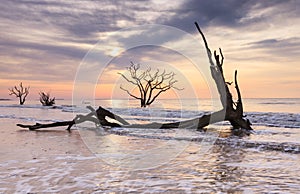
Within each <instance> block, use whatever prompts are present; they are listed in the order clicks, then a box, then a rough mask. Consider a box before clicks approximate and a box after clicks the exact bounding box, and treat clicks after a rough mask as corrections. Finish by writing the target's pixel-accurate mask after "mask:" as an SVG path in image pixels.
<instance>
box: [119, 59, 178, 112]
mask: <svg viewBox="0 0 300 194" xmlns="http://www.w3.org/2000/svg"><path fill="white" fill-rule="evenodd" d="M130 63H131V65H130V66H129V67H127V70H128V71H129V73H130V78H128V77H126V76H125V74H122V73H119V74H120V75H121V76H122V77H123V78H124V79H125V80H126V81H127V82H128V83H131V84H133V85H135V86H136V87H138V89H139V96H138V95H134V94H133V93H132V92H130V91H129V90H128V89H125V88H124V87H122V85H121V86H120V88H121V89H122V90H124V91H125V92H127V94H128V95H129V96H131V97H133V98H135V99H138V100H140V102H141V107H146V106H149V105H150V104H152V103H153V102H154V101H155V100H156V98H157V97H158V96H159V95H160V94H161V93H163V92H166V91H167V90H170V89H171V88H173V89H176V90H183V88H178V87H176V86H175V85H174V84H175V83H177V82H178V80H176V79H175V78H174V77H175V73H174V72H169V73H167V72H166V71H165V70H164V71H163V72H160V71H159V69H157V70H156V71H155V72H154V73H153V72H152V71H151V68H148V69H147V70H145V71H143V72H140V65H139V64H134V63H133V62H130Z"/></svg>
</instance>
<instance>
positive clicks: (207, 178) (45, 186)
mask: <svg viewBox="0 0 300 194" xmlns="http://www.w3.org/2000/svg"><path fill="white" fill-rule="evenodd" d="M280 100H281V101H280ZM280 100H270V101H271V102H272V103H273V104H272V106H273V110H271V111H270V112H268V111H264V112H262V111H259V110H264V107H265V106H269V104H266V100H265V99H262V100H260V101H259V100H253V101H250V102H249V103H250V105H251V103H252V104H254V105H255V106H256V108H257V109H256V111H253V110H251V111H253V112H248V113H247V115H248V117H249V119H250V120H251V121H252V122H253V124H254V126H253V128H254V129H255V132H254V134H252V135H250V136H247V137H243V138H239V137H232V136H230V135H229V134H228V132H227V131H228V128H229V125H228V124H226V123H225V124H219V125H214V126H212V129H213V130H209V131H208V132H207V133H200V132H195V131H191V130H176V129H174V130H173V129H172V130H161V131H159V130H157V129H156V130H155V129H153V130H151V129H149V130H147V131H145V130H144V129H117V128H116V129H114V130H109V131H106V130H103V129H99V128H98V129H95V128H94V125H92V124H87V125H79V126H77V128H78V129H80V130H77V131H74V132H72V133H71V134H69V133H67V132H65V131H64V130H61V129H63V128H57V129H49V130H43V131H40V132H38V131H37V132H35V131H27V130H20V129H18V128H16V127H15V124H16V123H34V122H50V121H51V122H53V121H59V120H70V119H71V118H73V116H74V115H73V113H72V112H70V111H72V110H77V112H78V113H79V112H81V111H83V110H82V109H76V107H71V106H62V105H58V107H57V108H56V109H47V108H43V107H40V106H38V105H35V104H32V105H27V106H25V107H22V108H20V107H19V106H15V105H14V106H11V105H10V103H11V102H10V103H7V102H5V103H2V104H0V120H1V124H2V125H1V130H0V133H1V136H0V137H1V141H0V142H1V143H0V147H1V149H0V153H1V154H0V193H16V192H17V193H28V192H31V193H45V192H50V193H54V192H58V193H70V192H75V193H80V192H82V193H113V192H115V193H122V192H124V193H128V192H131V193H162V192H166V193H299V192H300V186H299V185H300V178H299V172H300V169H299V168H300V167H299V164H298V163H299V161H300V155H299V147H300V146H299V144H300V124H299V123H300V118H299V112H297V111H294V112H286V111H284V110H285V109H286V110H287V109H288V108H287V107H285V108H282V106H294V107H295V106H296V105H295V103H294V102H297V103H298V102H299V100H297V99H296V100H295V99H292V100H291V104H290V105H288V104H282V103H280V102H282V101H284V102H288V101H287V100H282V99H280ZM273 101H274V102H273ZM267 102H268V101H267ZM106 103H107V104H106V105H107V106H108V105H109V103H111V102H106ZM205 103H206V105H207V106H206V107H209V105H208V104H209V103H208V102H205ZM205 103H203V104H205ZM275 103H277V104H278V105H279V106H280V107H281V108H280V110H281V111H276V104H275ZM66 104H67V103H66ZM101 104H105V102H101ZM166 104H167V103H166ZM171 105H172V104H169V105H168V106H169V107H165V108H164V110H163V111H162V110H160V112H159V114H158V112H155V111H157V110H141V109H138V108H136V109H134V108H131V109H130V110H131V111H128V109H124V108H117V107H111V109H112V110H113V111H114V112H116V113H118V114H121V115H122V116H124V117H125V118H127V119H128V120H129V121H130V122H133V121H136V120H138V121H137V122H148V121H161V122H162V121H166V120H184V119H185V118H189V117H192V116H197V115H198V114H199V113H201V111H200V112H199V111H196V110H195V109H183V111H184V112H183V114H182V111H181V110H178V109H175V108H174V107H173V108H172V106H173V105H172V106H171ZM248 105H249V104H247V105H246V107H247V106H248ZM254 105H253V106H254ZM274 106H275V107H274ZM188 107H192V106H191V105H189V106H188ZM298 110H299V109H298ZM151 111H152V112H151ZM206 111H209V108H207V109H205V110H203V111H202V112H206ZM182 115H184V116H182ZM91 129H93V130H91ZM226 130H227V131H226ZM222 142H223V143H222ZM224 142H225V143H224ZM241 142H242V143H245V142H246V143H248V144H243V145H244V146H243V145H242V144H241ZM282 144H286V145H289V146H290V147H291V148H290V149H292V150H288V149H287V148H286V147H285V148H284V149H282V150H276V149H273V148H275V147H276V146H278V145H282ZM249 145H252V146H249ZM264 146H268V147H264Z"/></svg>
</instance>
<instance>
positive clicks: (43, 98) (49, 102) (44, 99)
mask: <svg viewBox="0 0 300 194" xmlns="http://www.w3.org/2000/svg"><path fill="white" fill-rule="evenodd" d="M39 95H40V102H41V103H42V105H43V106H53V105H54V104H55V97H54V98H51V97H50V93H45V92H40V93H39Z"/></svg>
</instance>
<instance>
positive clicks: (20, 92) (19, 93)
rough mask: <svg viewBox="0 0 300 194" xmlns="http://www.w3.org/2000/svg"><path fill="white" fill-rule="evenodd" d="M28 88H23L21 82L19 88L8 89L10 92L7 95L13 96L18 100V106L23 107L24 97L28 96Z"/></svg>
mask: <svg viewBox="0 0 300 194" xmlns="http://www.w3.org/2000/svg"><path fill="white" fill-rule="evenodd" d="M29 88H30V87H29V86H28V87H24V86H23V83H22V82H21V83H20V85H19V87H17V86H14V87H12V88H9V89H8V90H9V91H10V93H9V95H15V96H16V98H19V102H20V105H23V104H24V103H25V100H26V97H27V96H28V94H29Z"/></svg>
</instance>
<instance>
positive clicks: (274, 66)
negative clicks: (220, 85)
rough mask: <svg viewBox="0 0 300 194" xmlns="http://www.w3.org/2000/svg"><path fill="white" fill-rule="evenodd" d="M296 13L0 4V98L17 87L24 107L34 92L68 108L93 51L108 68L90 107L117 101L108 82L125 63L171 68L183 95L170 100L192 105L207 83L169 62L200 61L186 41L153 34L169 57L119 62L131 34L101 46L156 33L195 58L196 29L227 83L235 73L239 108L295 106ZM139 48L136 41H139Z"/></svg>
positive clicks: (54, 1) (163, 2)
mask: <svg viewBox="0 0 300 194" xmlns="http://www.w3.org/2000/svg"><path fill="white" fill-rule="evenodd" d="M299 5H300V1H298V0H264V1H261V0H179V1H167V0H152V1H146V0H140V1H137V0H133V1H130V0H128V1H121V0H120V1H117V0H111V1H108V0H94V1H88V0H77V1H76V0H43V1H34V0H2V1H1V6H0V26H1V31H0V41H1V44H0V48H1V62H0V68H1V71H0V98H12V97H11V96H9V95H8V88H9V87H11V86H14V85H16V84H18V83H19V82H20V81H22V82H23V84H24V85H30V87H31V90H30V91H31V93H30V98H32V99H35V98H37V97H38V92H39V91H46V92H47V91H50V92H51V94H53V95H54V96H56V97H57V98H71V97H72V93H73V92H72V90H73V83H74V79H75V78H76V72H78V68H79V67H80V64H83V63H84V60H83V59H84V56H85V55H86V54H87V52H88V51H89V50H90V49H93V48H94V49H95V48H99V50H101V52H103V53H104V54H105V53H106V54H107V57H108V58H109V57H111V60H112V61H111V64H110V65H108V66H107V67H106V68H105V70H104V71H103V72H102V74H101V75H96V76H99V80H98V82H97V83H98V86H95V87H96V90H95V93H96V97H97V98H110V97H111V96H113V97H124V96H122V95H123V94H124V93H122V91H120V89H119V85H120V84H121V83H122V82H121V80H120V75H118V74H117V73H118V72H123V71H124V70H125V68H126V66H128V65H129V63H130V60H133V61H135V62H137V63H141V64H147V65H148V66H151V68H153V69H156V68H161V69H167V70H169V68H167V67H170V70H171V71H176V73H177V74H178V79H179V80H180V81H181V82H179V83H178V84H179V86H182V87H184V88H186V90H185V91H184V93H181V94H179V95H180V96H182V97H185V95H186V97H187V98H188V97H190V95H189V92H192V89H191V88H194V92H196V93H197V96H198V97H208V96H209V91H208V90H207V89H208V87H207V83H205V81H203V78H201V76H199V75H197V73H195V71H194V70H192V66H193V65H191V64H189V63H190V62H189V61H188V60H187V59H186V58H184V57H182V53H179V54H178V53H176V52H179V51H178V49H179V50H180V49H184V50H188V51H189V54H190V55H192V57H197V56H198V54H199V57H200V56H201V53H196V52H194V51H196V50H195V49H196V48H194V47H193V46H191V45H192V42H191V41H190V40H188V39H186V38H182V37H181V38H180V39H177V38H174V37H173V39H172V35H173V34H170V33H169V34H163V33H162V35H161V36H159V35H158V34H159V33H158V32H156V33H157V34H155V33H154V35H155V37H157V38H158V39H160V38H161V39H163V38H165V39H172V41H174V42H173V43H172V46H174V48H178V49H177V50H175V51H174V52H173V51H170V50H168V49H164V48H156V47H151V46H150V47H146V46H144V47H141V48H134V49H132V50H130V51H126V52H124V53H123V54H121V55H120V53H119V51H118V49H116V48H119V47H120V48H122V47H124V45H126V44H128V43H126V41H129V40H130V41H131V40H132V39H131V38H128V37H130V36H131V34H130V33H128V34H126V33H124V34H122V36H123V37H121V38H120V39H118V40H116V41H115V42H113V43H112V42H111V41H109V45H107V44H106V45H103V44H104V43H105V42H108V40H110V39H107V37H112V36H113V34H114V32H115V31H118V30H122V29H123V28H125V27H126V28H131V27H133V28H134V27H135V26H138V25H146V24H149V25H151V24H161V25H167V26H171V27H175V28H178V29H180V30H182V31H185V32H187V33H189V34H191V35H192V36H193V37H194V38H195V39H197V40H199V42H198V43H197V44H198V45H199V49H202V51H203V48H200V47H202V46H203V45H202V44H201V43H202V40H201V37H200V36H199V33H198V32H197V30H196V28H195V25H194V22H195V21H197V22H198V23H199V25H200V27H201V28H202V30H203V32H204V33H205V35H206V38H207V40H208V42H209V46H210V48H211V49H212V50H214V49H218V48H219V47H221V48H222V50H223V54H224V56H225V62H224V71H225V76H226V78H227V80H228V81H231V80H232V76H233V73H234V70H235V69H238V72H239V83H240V87H241V89H242V95H243V97H244V98H261V97H264V98H276V97H290V98H299V97H300V84H299V83H300V76H299V75H300V65H299V61H300V26H299V24H300V17H299V16H300V7H299ZM149 36H150V35H149ZM170 36H171V37H170ZM139 38H140V40H141V41H142V40H144V38H143V36H141V37H139ZM152 38H153V37H152ZM98 41H100V42H99V43H98V45H97V46H96V47H95V44H96V43H97V42H98ZM137 41H139V40H137ZM102 43H103V44H102ZM169 44H170V45H171V43H169ZM113 45H117V46H116V47H114V46H113ZM176 46H177V47H176ZM184 56H185V55H184ZM114 57H115V58H114ZM166 59H167V60H166ZM93 60H94V59H93ZM96 60H98V59H96ZM205 60H206V59H205ZM82 61H83V63H82ZM85 62H89V61H86V59H85ZM164 63H168V64H165V65H163V64H164ZM156 64H157V66H156ZM158 64H160V65H158ZM207 64H208V63H207ZM93 68H98V67H97V66H94V67H93ZM99 69H100V67H99ZM92 71H93V70H92ZM90 76H92V75H90ZM186 84H188V85H189V84H190V85H192V87H189V86H187V85H186ZM197 84H199V85H197ZM128 87H129V86H128ZM195 88H196V89H195ZM171 93H172V92H171ZM178 93H180V92H179V91H178Z"/></svg>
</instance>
